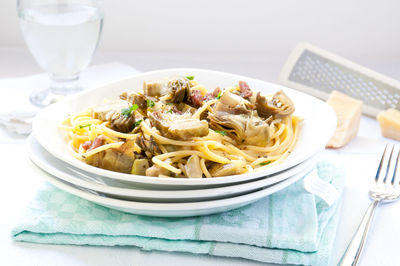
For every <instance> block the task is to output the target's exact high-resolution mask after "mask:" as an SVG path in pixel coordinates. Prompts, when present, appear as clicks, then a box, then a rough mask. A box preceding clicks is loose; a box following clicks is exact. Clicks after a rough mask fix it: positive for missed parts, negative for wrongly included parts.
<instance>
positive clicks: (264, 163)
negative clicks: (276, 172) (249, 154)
mask: <svg viewBox="0 0 400 266" xmlns="http://www.w3.org/2000/svg"><path fill="white" fill-rule="evenodd" d="M270 163H271V161H266V162H263V163H260V165H267V164H270Z"/></svg>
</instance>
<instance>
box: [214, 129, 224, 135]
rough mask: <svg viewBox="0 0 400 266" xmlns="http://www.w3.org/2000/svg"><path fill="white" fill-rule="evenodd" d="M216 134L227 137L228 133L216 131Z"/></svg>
mask: <svg viewBox="0 0 400 266" xmlns="http://www.w3.org/2000/svg"><path fill="white" fill-rule="evenodd" d="M215 132H217V133H218V134H221V135H222V136H226V135H227V134H226V132H225V131H223V130H215Z"/></svg>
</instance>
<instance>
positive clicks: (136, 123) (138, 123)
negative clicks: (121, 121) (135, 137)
mask: <svg viewBox="0 0 400 266" xmlns="http://www.w3.org/2000/svg"><path fill="white" fill-rule="evenodd" d="M140 123H142V119H140V120H138V121H136V122H135V126H134V128H135V127H138V126H139V125H140Z"/></svg>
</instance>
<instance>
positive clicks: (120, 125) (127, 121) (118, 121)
mask: <svg viewBox="0 0 400 266" xmlns="http://www.w3.org/2000/svg"><path fill="white" fill-rule="evenodd" d="M110 127H111V128H112V129H113V130H115V131H118V132H121V133H128V132H131V131H132V130H133V129H134V127H135V115H134V114H133V112H132V113H131V114H130V115H129V116H125V115H121V114H119V115H116V116H115V117H114V118H113V119H112V120H111V124H110Z"/></svg>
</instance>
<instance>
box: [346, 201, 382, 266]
mask: <svg viewBox="0 0 400 266" xmlns="http://www.w3.org/2000/svg"><path fill="white" fill-rule="evenodd" d="M379 202H380V200H379V199H378V200H374V201H373V202H372V203H371V204H370V205H369V207H368V209H367V211H366V212H365V214H364V217H363V219H362V221H361V223H360V225H359V226H358V229H357V232H356V233H355V234H354V236H353V239H352V240H351V242H350V244H349V246H348V247H347V249H346V252H345V253H344V254H343V257H342V259H341V260H340V262H339V264H338V265H340V266H350V265H351V266H355V265H357V263H358V259H359V258H360V255H361V252H362V249H363V247H364V243H365V239H366V238H367V234H368V229H369V226H370V224H371V220H372V217H373V216H374V212H375V209H376V206H378V204H379Z"/></svg>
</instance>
